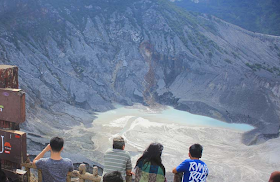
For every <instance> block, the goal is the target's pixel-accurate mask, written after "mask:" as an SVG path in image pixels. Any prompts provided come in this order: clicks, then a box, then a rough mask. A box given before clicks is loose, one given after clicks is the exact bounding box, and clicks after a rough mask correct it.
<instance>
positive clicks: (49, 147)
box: [33, 144, 51, 166]
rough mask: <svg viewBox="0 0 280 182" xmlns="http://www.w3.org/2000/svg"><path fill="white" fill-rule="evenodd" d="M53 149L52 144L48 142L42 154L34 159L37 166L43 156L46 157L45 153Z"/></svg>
mask: <svg viewBox="0 0 280 182" xmlns="http://www.w3.org/2000/svg"><path fill="white" fill-rule="evenodd" d="M50 150H51V146H50V144H48V145H47V146H46V147H45V148H44V149H43V150H42V152H41V153H40V154H38V155H37V156H36V157H35V159H34V160H33V164H34V165H35V166H36V162H37V161H38V160H39V159H41V158H42V157H44V155H45V153H46V152H48V151H50Z"/></svg>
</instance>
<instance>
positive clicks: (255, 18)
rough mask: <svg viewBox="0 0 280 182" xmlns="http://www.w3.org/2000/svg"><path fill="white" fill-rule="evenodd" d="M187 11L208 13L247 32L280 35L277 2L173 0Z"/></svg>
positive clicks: (278, 4)
mask: <svg viewBox="0 0 280 182" xmlns="http://www.w3.org/2000/svg"><path fill="white" fill-rule="evenodd" d="M171 1H172V2H175V1H176V2H175V3H176V4H177V5H178V6H180V7H182V8H184V9H186V10H187V11H193V12H199V13H206V14H210V15H214V16H216V17H219V18H221V19H223V20H225V21H227V22H230V23H232V24H235V25H238V26H240V27H242V28H245V29H246V30H250V31H254V32H258V33H264V34H270V35H277V36H279V35H280V31H279V27H280V3H279V1H277V0H266V1H263V0H255V1H251V0H243V1H240V0H231V1H227V0H171Z"/></svg>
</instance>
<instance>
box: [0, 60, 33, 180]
mask: <svg viewBox="0 0 280 182" xmlns="http://www.w3.org/2000/svg"><path fill="white" fill-rule="evenodd" d="M0 88H12V89H18V67H16V66H10V65H0ZM1 96H2V97H1V98H0V101H1V103H0V111H1V113H2V115H1V116H2V117H3V114H4V112H5V111H7V110H5V109H6V108H4V105H3V103H2V102H4V101H5V98H8V97H9V93H8V91H7V92H6V91H4V92H2V93H1ZM3 96H4V97H3ZM24 97H25V96H24ZM23 100H24V101H25V99H23ZM9 103H11V104H14V103H16V102H14V101H11V102H9ZM24 104H25V103H24ZM3 109H4V112H3ZM8 111H10V109H8ZM22 111H23V112H24V118H25V105H24V107H23V109H22ZM11 115H12V116H13V114H11ZM0 129H4V130H19V129H20V128H19V122H18V121H14V120H12V121H10V120H8V121H7V120H5V117H4V118H1V119H0ZM1 137H2V136H1ZM15 147H16V146H12V148H11V147H10V146H9V145H8V149H9V148H11V149H10V150H13V149H14V148H15ZM21 150H22V151H24V150H26V145H25V148H24V149H21ZM8 152H10V151H7V153H8ZM25 154H26V152H25ZM22 159H23V158H22ZM8 160H9V159H7V158H3V159H2V160H1V163H2V164H3V169H4V170H11V171H15V169H17V168H21V164H19V163H15V161H13V162H11V161H8ZM20 163H21V162H20ZM29 173H30V172H29ZM9 175H11V176H14V175H15V173H14V172H13V173H11V174H9ZM14 177H15V178H17V179H19V180H21V181H22V180H23V179H24V178H23V176H21V177H19V176H14ZM14 177H13V178H14Z"/></svg>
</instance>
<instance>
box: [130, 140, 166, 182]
mask: <svg viewBox="0 0 280 182" xmlns="http://www.w3.org/2000/svg"><path fill="white" fill-rule="evenodd" d="M162 150H163V146H162V145H161V144H160V143H151V144H150V146H149V147H148V148H147V149H146V150H145V151H144V153H143V155H142V156H141V157H140V158H139V159H138V161H137V163H136V166H135V182H139V181H141V182H165V181H166V179H165V167H164V166H163V164H162V162H161V153H162Z"/></svg>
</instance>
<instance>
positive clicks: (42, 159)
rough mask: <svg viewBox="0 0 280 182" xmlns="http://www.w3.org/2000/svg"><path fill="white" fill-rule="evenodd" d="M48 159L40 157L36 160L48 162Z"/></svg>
mask: <svg viewBox="0 0 280 182" xmlns="http://www.w3.org/2000/svg"><path fill="white" fill-rule="evenodd" d="M49 160H50V158H41V159H39V160H38V161H40V162H48V161H49ZM38 161H37V162H38Z"/></svg>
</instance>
